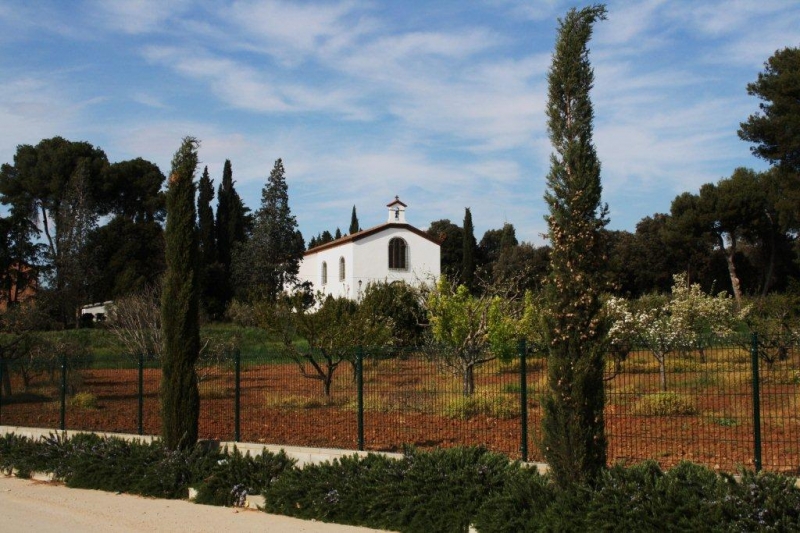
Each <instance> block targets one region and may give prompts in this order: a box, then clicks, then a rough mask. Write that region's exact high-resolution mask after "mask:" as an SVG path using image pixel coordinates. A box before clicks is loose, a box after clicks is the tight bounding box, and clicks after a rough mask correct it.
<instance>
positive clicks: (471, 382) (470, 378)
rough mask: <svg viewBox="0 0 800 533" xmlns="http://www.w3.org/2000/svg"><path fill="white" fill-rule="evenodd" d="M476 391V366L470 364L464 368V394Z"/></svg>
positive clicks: (469, 394) (470, 394)
mask: <svg viewBox="0 0 800 533" xmlns="http://www.w3.org/2000/svg"><path fill="white" fill-rule="evenodd" d="M474 393H475V366H473V365H468V366H467V368H465V369H464V396H472V395H473V394H474Z"/></svg>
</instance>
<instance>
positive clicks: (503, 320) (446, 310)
mask: <svg viewBox="0 0 800 533" xmlns="http://www.w3.org/2000/svg"><path fill="white" fill-rule="evenodd" d="M526 301H530V302H531V303H532V302H533V300H532V299H531V300H526ZM426 309H427V311H428V320H429V321H430V334H431V340H432V343H431V344H430V345H429V346H428V352H429V354H430V355H431V358H432V359H433V360H434V361H435V362H436V363H437V364H439V365H440V366H441V367H442V368H443V369H444V370H446V371H449V372H451V373H453V374H455V375H457V376H460V377H461V379H462V383H463V387H462V392H463V393H464V396H471V395H472V394H473V393H474V392H475V368H476V367H478V366H480V365H483V364H485V363H488V362H489V361H493V360H494V359H497V358H501V359H509V358H511V357H513V355H514V353H515V350H516V346H517V341H518V339H519V338H520V337H521V336H523V335H524V332H523V331H522V327H523V326H522V320H521V317H522V316H525V313H524V309H522V306H520V305H518V302H515V301H514V300H513V299H510V298H501V297H499V296H492V295H490V294H486V293H483V294H481V295H478V296H474V295H472V294H471V293H470V290H469V289H468V288H467V286H466V285H459V286H457V287H453V286H452V285H451V284H450V282H449V281H448V280H447V278H445V277H442V278H441V279H440V280H439V282H438V283H437V285H436V288H435V289H434V290H432V291H431V292H430V294H429V295H428V297H427V300H426Z"/></svg>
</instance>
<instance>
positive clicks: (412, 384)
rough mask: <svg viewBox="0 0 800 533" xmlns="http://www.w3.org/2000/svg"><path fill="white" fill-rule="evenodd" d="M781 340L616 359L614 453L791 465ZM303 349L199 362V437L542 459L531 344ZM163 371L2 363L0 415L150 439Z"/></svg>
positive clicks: (795, 363)
mask: <svg viewBox="0 0 800 533" xmlns="http://www.w3.org/2000/svg"><path fill="white" fill-rule="evenodd" d="M778 344H779V345H780V346H779V347H778V348H776V349H775V350H771V349H767V347H769V346H773V345H775V343H774V342H773V340H770V343H767V342H763V341H759V340H758V339H753V338H751V337H747V338H741V339H717V340H715V341H714V342H709V343H706V344H704V345H703V346H702V347H698V348H697V349H693V350H685V351H683V352H674V353H670V354H667V355H666V356H665V357H663V359H662V361H663V364H662V363H661V362H660V361H659V360H658V359H657V358H655V357H654V355H653V354H652V352H650V351H648V350H644V349H633V350H630V351H628V352H627V353H625V354H621V353H610V354H609V357H608V358H607V363H606V365H607V372H606V380H605V382H604V385H605V391H606V408H605V424H606V434H607V437H608V459H609V463H616V462H626V463H635V462H639V461H642V460H644V459H654V460H656V461H658V462H659V463H660V464H661V465H662V466H665V467H669V466H671V465H674V464H676V463H677V462H679V461H681V460H690V461H693V462H697V463H701V464H704V465H707V466H710V467H712V468H718V469H720V470H724V471H733V470H735V469H736V468H738V467H740V466H744V467H747V468H762V467H763V468H764V469H767V470H771V471H781V472H786V473H795V474H797V473H800V472H799V471H798V467H800V438H798V436H799V435H800V431H799V430H800V414H798V400H799V399H800V360H799V359H800V353H798V350H797V349H796V346H795V345H794V344H792V343H790V342H783V343H778ZM770 350H771V351H770ZM306 354H307V356H306V357H302V358H300V359H297V360H295V359H292V358H291V357H288V356H287V355H285V354H284V353H282V352H281V351H277V350H276V351H262V352H260V353H258V354H247V353H242V354H240V353H238V352H231V353H230V354H228V356H227V357H224V358H222V359H219V360H215V361H210V362H201V364H199V365H198V368H197V375H198V383H199V384H198V386H199V390H200V397H201V413H200V420H199V434H200V437H201V438H206V439H217V440H236V441H245V442H259V443H271V444H280V445H297V446H313V447H330V448H344V449H354V450H355V449H366V450H375V451H379V450H380V451H397V450H400V449H402V448H403V446H405V445H408V444H410V445H414V446H417V447H420V448H433V447H448V446H456V445H484V446H486V447H488V448H489V449H492V450H494V451H498V452H502V453H505V454H507V455H509V456H510V457H512V458H522V459H525V460H534V461H544V456H543V455H542V454H541V452H540V450H539V447H538V443H539V442H540V440H541V429H540V428H541V420H542V416H543V412H542V399H543V396H544V395H545V394H546V393H547V379H548V378H547V358H546V357H544V356H543V355H541V354H531V353H527V352H526V350H525V349H524V346H522V347H521V348H520V350H519V353H518V355H517V357H515V358H512V359H510V360H506V361H504V360H500V359H491V358H490V357H488V358H486V357H484V358H483V359H489V360H488V361H486V362H483V363H478V364H474V365H471V364H469V363H468V362H467V363H465V362H463V361H462V362H461V363H460V364H453V361H452V358H445V357H440V354H437V351H436V350H431V349H430V348H427V349H416V348H414V349H397V348H394V349H389V350H387V349H370V348H363V349H353V350H350V351H346V352H341V353H335V354H332V353H324V352H306ZM623 356H624V357H623ZM160 379H161V370H160V366H159V364H158V361H153V360H147V359H146V358H132V357H118V358H111V357H106V358H102V359H101V360H80V361H77V360H69V359H68V358H66V357H53V358H51V360H48V361H46V362H43V361H22V360H16V361H3V362H2V363H0V386H1V387H2V392H3V394H2V396H0V424H2V425H10V426H36V427H50V428H58V429H80V430H92V431H103V432H122V433H139V434H158V433H159V432H160V425H161V416H160V403H159V387H160Z"/></svg>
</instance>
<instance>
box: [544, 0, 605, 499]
mask: <svg viewBox="0 0 800 533" xmlns="http://www.w3.org/2000/svg"><path fill="white" fill-rule="evenodd" d="M605 17H606V8H605V6H603V5H596V6H591V7H586V8H584V9H582V10H580V11H576V10H575V9H571V10H570V11H569V12H568V13H567V16H566V18H565V19H564V20H559V23H560V28H559V34H558V38H557V40H556V47H555V52H554V54H553V64H552V66H551V67H550V72H549V74H548V81H549V100H548V105H547V116H548V130H549V133H550V141H551V143H552V145H553V150H554V153H553V154H552V155H551V156H550V173H549V174H548V176H547V185H548V190H547V192H546V193H545V200H546V201H547V203H548V205H549V207H550V215H549V217H548V219H547V220H548V224H549V229H550V231H549V238H550V243H551V246H552V251H551V253H550V262H551V272H550V277H549V280H548V287H547V291H548V300H549V316H548V331H547V334H548V340H549V359H548V384H549V387H548V392H547V394H546V395H545V399H544V419H543V421H542V428H543V433H544V438H543V447H544V450H543V451H544V455H545V458H546V459H547V462H548V464H549V465H550V469H551V472H552V473H553V477H554V479H555V481H556V482H557V483H558V484H559V485H561V486H566V485H569V484H571V483H575V482H581V481H591V480H592V479H594V477H595V476H596V475H597V474H598V472H599V471H600V470H601V469H602V468H604V467H605V464H606V448H607V442H606V437H605V425H604V419H603V406H604V403H605V396H604V389H603V354H604V348H605V346H604V343H603V338H604V333H605V331H604V327H603V321H602V319H601V302H600V285H601V279H600V276H599V273H600V272H601V271H602V266H603V262H604V252H603V249H604V246H603V244H602V229H603V228H604V226H605V225H606V223H607V216H606V215H607V208H606V207H605V206H602V205H601V203H600V196H601V191H602V187H601V185H600V162H599V160H598V158H597V154H596V151H595V148H594V145H593V143H592V121H593V118H594V112H593V109H592V103H591V100H590V99H589V91H590V89H591V87H592V84H593V80H594V73H593V71H592V67H591V64H590V63H589V51H588V47H587V44H588V41H589V39H590V37H591V34H592V25H593V24H594V22H596V21H597V20H604V19H605Z"/></svg>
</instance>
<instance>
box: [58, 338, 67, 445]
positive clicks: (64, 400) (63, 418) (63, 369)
mask: <svg viewBox="0 0 800 533" xmlns="http://www.w3.org/2000/svg"><path fill="white" fill-rule="evenodd" d="M66 422H67V356H66V355H64V354H61V424H60V425H59V427H60V428H61V431H64V430H65V429H66V426H67V424H66Z"/></svg>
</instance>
